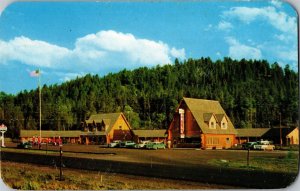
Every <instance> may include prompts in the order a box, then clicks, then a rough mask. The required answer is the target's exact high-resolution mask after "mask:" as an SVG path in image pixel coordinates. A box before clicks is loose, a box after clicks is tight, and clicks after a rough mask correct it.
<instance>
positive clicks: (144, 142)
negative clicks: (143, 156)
mask: <svg viewBox="0 0 300 191" xmlns="http://www.w3.org/2000/svg"><path fill="white" fill-rule="evenodd" d="M148 143H150V141H141V142H140V143H138V144H136V145H135V148H137V149H142V148H146V145H147V144H148Z"/></svg>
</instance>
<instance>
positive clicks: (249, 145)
mask: <svg viewBox="0 0 300 191" xmlns="http://www.w3.org/2000/svg"><path fill="white" fill-rule="evenodd" d="M257 144H258V143H257V142H246V143H243V144H242V149H246V150H248V149H254V145H257Z"/></svg>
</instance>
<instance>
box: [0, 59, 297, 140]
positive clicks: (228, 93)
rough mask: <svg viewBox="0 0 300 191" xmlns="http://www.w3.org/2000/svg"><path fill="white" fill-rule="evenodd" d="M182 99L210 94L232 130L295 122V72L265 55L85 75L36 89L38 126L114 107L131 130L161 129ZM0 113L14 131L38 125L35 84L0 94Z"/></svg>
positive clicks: (56, 125)
mask: <svg viewBox="0 0 300 191" xmlns="http://www.w3.org/2000/svg"><path fill="white" fill-rule="evenodd" d="M182 97H192V98H202V99H213V100H218V101H220V103H221V105H222V106H223V108H224V109H225V111H226V112H227V114H228V115H229V117H230V118H231V120H232V122H233V123H234V125H235V126H236V127H237V128H246V127H271V126H277V125H278V124H279V116H280V115H281V119H282V124H291V123H295V122H296V120H298V73H297V72H295V71H293V70H291V69H290V68H289V66H286V67H285V68H281V67H280V66H279V65H278V64H277V63H274V64H269V63H268V62H267V61H264V60H262V61H257V60H244V59H243V60H240V61H236V60H232V59H230V58H224V59H223V60H218V61H216V62H213V61H211V60H210V58H201V59H189V60H187V61H184V62H183V63H180V62H179V61H178V60H175V63H174V64H172V65H164V66H157V67H154V68H146V67H143V68H139V69H135V70H133V71H127V70H123V71H121V72H119V73H116V74H108V75H106V76H104V77H99V76H98V75H95V76H92V75H86V76H85V77H82V78H77V79H75V80H72V81H69V82H65V83H63V84H61V85H51V86H46V85H44V86H43V87H42V129H55V130H63V129H66V130H67V129H81V125H80V123H81V122H82V121H84V120H85V119H86V118H87V117H89V116H90V115H91V114H94V113H106V112H116V111H122V112H124V113H125V115H126V116H127V118H128V120H129V121H130V123H131V125H132V126H133V128H166V127H167V126H168V125H169V123H170V121H171V120H172V116H173V113H174V111H175V109H176V106H177V105H178V103H179V101H180V100H181V99H182ZM0 107H1V108H0V118H1V119H2V120H4V121H5V123H6V125H7V126H8V127H9V129H10V132H9V133H10V134H11V135H12V136H15V135H16V134H17V133H18V131H19V129H38V126H39V107H38V90H37V89H36V90H32V91H29V92H28V91H26V90H24V91H22V92H20V93H19V94H17V95H7V94H5V93H4V92H2V93H1V94H0Z"/></svg>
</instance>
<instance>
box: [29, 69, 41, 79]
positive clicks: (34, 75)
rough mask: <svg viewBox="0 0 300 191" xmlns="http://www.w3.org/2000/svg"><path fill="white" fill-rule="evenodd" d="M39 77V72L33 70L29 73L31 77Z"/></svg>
mask: <svg viewBox="0 0 300 191" xmlns="http://www.w3.org/2000/svg"><path fill="white" fill-rule="evenodd" d="M39 75H40V70H34V71H32V72H30V76H31V77H37V76H39Z"/></svg>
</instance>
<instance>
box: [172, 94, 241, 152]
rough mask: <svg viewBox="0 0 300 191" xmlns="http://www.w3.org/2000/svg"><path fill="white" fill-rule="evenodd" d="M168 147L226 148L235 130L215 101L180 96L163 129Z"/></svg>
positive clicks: (232, 143) (233, 139) (233, 137)
mask: <svg viewBox="0 0 300 191" xmlns="http://www.w3.org/2000/svg"><path fill="white" fill-rule="evenodd" d="M167 133H168V147H169V148H170V147H198V148H199V147H200V148H203V149H222V148H230V147H232V146H233V145H234V143H235V137H236V134H237V132H236V130H235V128H234V126H233V124H232V122H231V121H230V119H229V117H228V116H227V115H226V113H225V111H224V109H223V108H222V106H221V104H220V103H219V102H218V101H215V100H204V99H193V98H183V99H182V100H181V102H180V103H179V106H178V107H177V109H176V112H175V114H174V117H173V120H172V122H171V124H170V126H169V128H168V130H167Z"/></svg>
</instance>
